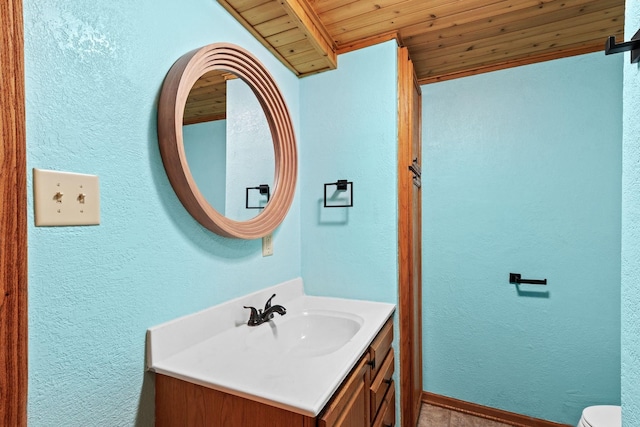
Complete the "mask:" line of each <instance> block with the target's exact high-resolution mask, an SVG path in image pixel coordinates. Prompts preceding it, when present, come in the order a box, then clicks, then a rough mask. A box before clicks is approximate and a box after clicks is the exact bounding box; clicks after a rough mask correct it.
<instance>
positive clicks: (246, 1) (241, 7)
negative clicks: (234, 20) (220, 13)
mask: <svg viewBox="0 0 640 427" xmlns="http://www.w3.org/2000/svg"><path fill="white" fill-rule="evenodd" d="M227 1H228V2H229V4H231V6H233V8H234V9H235V10H236V11H237V12H239V13H243V12H245V11H247V10H249V9H251V8H254V7H256V6H260V5H262V4H264V3H269V2H270V1H272V0H227Z"/></svg>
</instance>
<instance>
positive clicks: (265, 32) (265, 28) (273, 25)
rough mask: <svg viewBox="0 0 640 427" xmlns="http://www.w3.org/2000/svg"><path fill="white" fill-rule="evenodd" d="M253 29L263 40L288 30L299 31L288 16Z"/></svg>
mask: <svg viewBox="0 0 640 427" xmlns="http://www.w3.org/2000/svg"><path fill="white" fill-rule="evenodd" d="M218 1H220V0H218ZM254 28H255V30H256V32H258V33H259V34H261V36H262V37H264V38H265V39H266V38H268V37H271V36H273V35H275V34H279V33H282V32H284V31H288V30H296V31H299V29H298V26H297V25H296V23H295V22H294V20H293V19H292V18H291V17H290V16H289V15H284V16H281V17H279V18H276V19H272V20H271V21H267V22H263V23H261V24H258V25H256V26H255V27H254Z"/></svg>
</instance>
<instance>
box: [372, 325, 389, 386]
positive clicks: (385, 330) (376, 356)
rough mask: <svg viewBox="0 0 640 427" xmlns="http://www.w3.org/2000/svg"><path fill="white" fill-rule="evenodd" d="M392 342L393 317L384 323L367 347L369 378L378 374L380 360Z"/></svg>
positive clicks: (385, 354)
mask: <svg viewBox="0 0 640 427" xmlns="http://www.w3.org/2000/svg"><path fill="white" fill-rule="evenodd" d="M392 342H393V318H391V319H389V320H387V323H385V325H384V326H383V327H382V330H380V333H378V336H377V337H376V338H375V339H374V340H373V342H372V343H371V346H370V347H369V353H370V355H371V378H375V377H376V375H378V371H379V370H380V366H381V365H382V361H383V360H384V358H385V357H386V356H387V353H388V352H389V349H391V343H392Z"/></svg>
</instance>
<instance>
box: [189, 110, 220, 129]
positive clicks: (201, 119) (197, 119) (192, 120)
mask: <svg viewBox="0 0 640 427" xmlns="http://www.w3.org/2000/svg"><path fill="white" fill-rule="evenodd" d="M226 119H227V115H226V114H215V113H212V114H208V115H203V116H192V117H187V116H186V115H185V117H184V119H183V120H182V125H183V126H188V125H195V124H198V123H205V122H215V121H216V120H226Z"/></svg>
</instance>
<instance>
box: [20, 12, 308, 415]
mask: <svg viewBox="0 0 640 427" xmlns="http://www.w3.org/2000/svg"><path fill="white" fill-rule="evenodd" d="M24 6H25V36H26V40H25V50H26V52H25V54H26V58H25V59H26V90H27V150H28V159H27V160H28V167H29V168H33V167H38V168H45V169H56V170H67V171H74V172H82V173H93V174H97V175H99V177H100V187H101V220H102V223H101V225H100V226H96V227H62V228H35V227H34V226H33V225H30V226H29V230H28V233H29V240H28V244H29V254H28V256H29V400H28V414H29V420H28V421H29V425H30V426H33V427H36V426H92V425H103V426H128V425H134V424H135V423H138V424H139V425H150V423H151V422H152V420H153V375H152V374H144V360H145V359H144V356H145V354H144V342H145V331H146V329H147V328H148V327H150V326H153V325H156V324H159V323H161V322H164V321H166V320H169V319H172V318H175V317H177V316H181V315H184V314H188V313H193V312H195V311H197V310H200V309H203V308H205V307H208V306H211V305H214V304H217V303H219V302H221V301H224V300H228V299H230V298H232V297H236V296H239V295H243V294H246V293H249V292H252V291H254V290H257V289H261V288H263V287H265V286H267V285H272V284H276V283H279V282H282V281H284V280H288V279H291V278H294V277H296V276H299V275H300V273H301V272H300V265H301V261H300V216H299V202H298V198H297V197H296V199H295V200H294V205H293V207H292V208H291V210H290V213H289V215H288V216H287V219H286V220H285V221H284V223H283V224H282V225H281V226H280V227H279V229H278V230H277V231H276V234H275V236H274V247H275V254H274V256H272V257H266V258H263V257H262V256H261V244H260V241H259V240H256V241H236V240H231V239H225V238H220V237H217V236H216V235H214V234H213V233H211V232H209V231H207V230H205V229H204V228H202V227H201V226H200V225H199V224H198V223H197V222H195V221H194V220H193V219H192V218H191V217H190V216H189V214H188V213H187V212H186V211H185V209H184V208H183V207H182V205H181V204H180V202H179V201H178V199H177V197H176V196H175V194H174V192H173V190H172V188H171V186H170V184H169V181H168V179H167V177H166V174H165V171H164V168H163V166H162V162H161V159H160V153H159V150H158V141H157V135H156V114H157V111H156V104H157V99H158V96H159V92H160V88H161V86H162V82H163V79H164V76H165V75H166V73H167V72H168V70H169V68H170V67H171V65H172V64H173V63H174V61H176V60H177V59H178V57H180V56H181V55H182V54H184V53H186V52H187V51H189V50H191V49H194V48H198V47H200V46H204V45H206V44H209V43H213V42H221V41H226V42H233V43H237V44H239V45H241V46H243V47H245V48H247V49H248V50H249V51H251V52H253V53H254V54H256V55H257V56H258V57H259V59H260V60H261V61H262V62H263V63H264V64H265V65H266V67H267V68H268V69H269V70H270V71H271V72H272V74H273V75H274V77H275V79H276V81H277V83H278V84H279V86H280V88H281V90H282V91H283V93H284V96H285V99H286V101H287V103H288V106H289V109H290V111H291V112H292V115H293V120H294V128H295V129H296V130H298V129H299V128H300V126H299V120H298V100H299V86H300V85H299V81H298V79H297V78H296V77H295V76H293V74H292V73H291V72H290V71H289V70H287V69H285V68H284V67H283V66H282V65H281V64H280V63H279V62H278V61H277V60H276V59H275V58H274V57H273V55H271V54H270V53H269V52H268V51H266V49H264V48H263V47H262V45H260V44H259V43H258V42H257V41H256V40H255V39H254V38H253V36H251V35H250V34H249V33H248V32H246V31H245V30H244V29H243V28H242V27H241V26H240V25H239V24H238V23H237V22H236V20H235V19H234V18H232V17H231V16H230V15H228V14H227V12H226V11H224V10H223V9H222V8H221V7H220V6H219V5H218V4H217V3H216V2H214V1H210V0H183V1H179V2H176V1H173V0H159V1H135V2H131V1H128V0H126V1H125V0H114V1H110V2H95V1H86V0H83V1H74V2H69V1H63V0H51V1H47V2H42V1H37V0H26V1H25V2H24ZM29 185H31V183H30V182H29ZM31 205H32V203H31V200H30V201H29V206H30V208H29V216H30V218H32V215H33V212H32V209H31ZM30 224H33V221H32V220H30Z"/></svg>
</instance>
